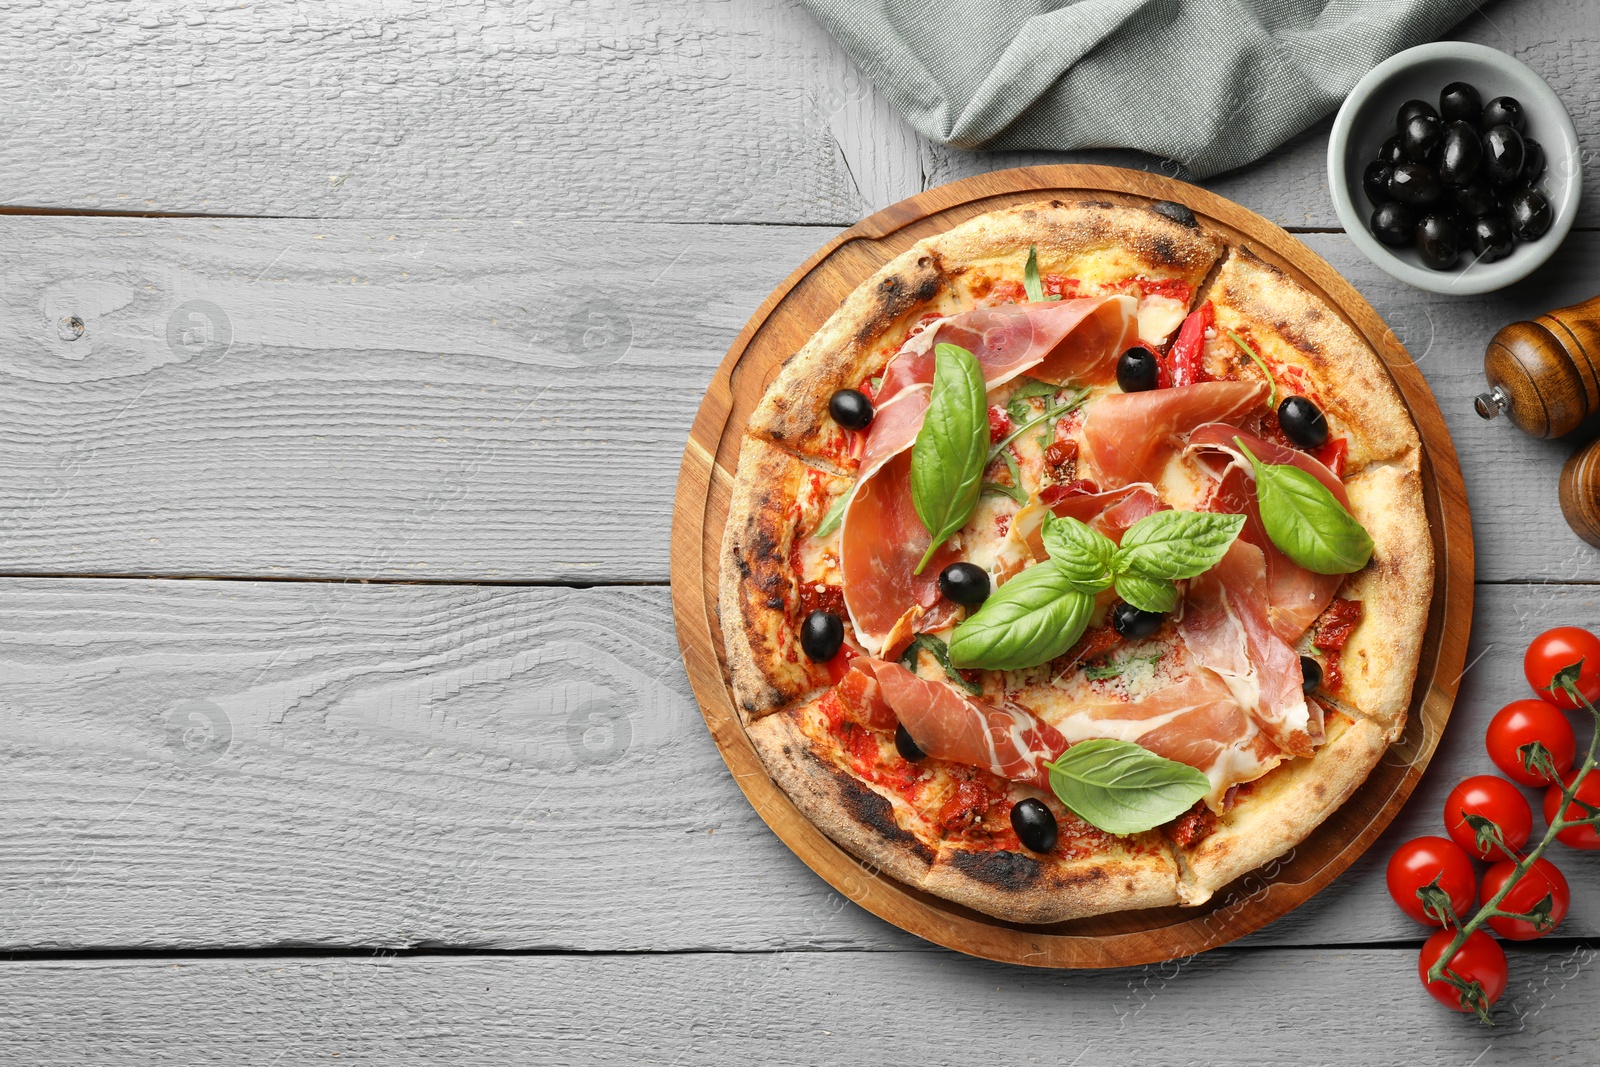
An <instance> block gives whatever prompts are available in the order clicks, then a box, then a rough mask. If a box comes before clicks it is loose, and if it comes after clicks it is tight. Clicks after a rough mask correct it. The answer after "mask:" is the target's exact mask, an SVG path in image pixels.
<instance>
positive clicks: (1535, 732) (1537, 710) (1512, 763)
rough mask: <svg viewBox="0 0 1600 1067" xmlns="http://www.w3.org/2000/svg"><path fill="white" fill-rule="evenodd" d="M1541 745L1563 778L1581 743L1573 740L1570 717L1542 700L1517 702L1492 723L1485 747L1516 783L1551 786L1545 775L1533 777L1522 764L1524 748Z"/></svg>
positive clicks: (1508, 776) (1504, 772)
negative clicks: (1530, 745) (1568, 719)
mask: <svg viewBox="0 0 1600 1067" xmlns="http://www.w3.org/2000/svg"><path fill="white" fill-rule="evenodd" d="M1534 741H1537V742H1539V743H1540V744H1542V745H1543V746H1544V747H1545V748H1547V749H1549V750H1550V758H1551V759H1552V760H1554V761H1555V765H1556V770H1557V771H1559V772H1560V773H1562V774H1565V773H1566V772H1567V768H1568V767H1571V766H1572V760H1573V757H1574V756H1576V755H1577V752H1578V742H1577V739H1576V738H1574V737H1573V736H1572V724H1571V723H1570V722H1568V721H1567V717H1566V716H1565V715H1563V714H1562V713H1561V712H1559V711H1557V710H1556V709H1555V708H1554V707H1552V706H1550V705H1549V704H1547V703H1545V702H1544V701H1542V700H1513V701H1512V702H1511V703H1509V704H1507V705H1506V706H1505V707H1503V708H1501V709H1500V710H1499V711H1497V712H1495V716H1494V718H1493V719H1491V720H1489V733H1488V735H1487V736H1486V737H1485V738H1484V747H1485V748H1487V749H1488V750H1489V758H1490V759H1492V760H1494V765H1495V766H1496V767H1499V768H1500V773H1502V774H1504V775H1505V776H1506V777H1507V778H1509V779H1511V780H1512V781H1513V782H1517V783H1520V784H1521V785H1533V786H1539V785H1544V784H1546V783H1547V782H1549V780H1550V779H1549V778H1547V777H1545V776H1544V775H1542V774H1533V773H1531V772H1530V771H1528V770H1527V768H1525V767H1524V766H1523V764H1522V746H1524V745H1528V744H1532V743H1533V742H1534Z"/></svg>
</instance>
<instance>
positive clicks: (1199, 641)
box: [1178, 540, 1322, 756]
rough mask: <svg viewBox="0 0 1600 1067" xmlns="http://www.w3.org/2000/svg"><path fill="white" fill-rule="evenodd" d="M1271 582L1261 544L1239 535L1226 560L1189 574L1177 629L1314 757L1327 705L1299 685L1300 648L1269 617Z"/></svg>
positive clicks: (1238, 694)
mask: <svg viewBox="0 0 1600 1067" xmlns="http://www.w3.org/2000/svg"><path fill="white" fill-rule="evenodd" d="M1266 585H1267V572H1266V563H1265V561H1264V559H1263V557H1262V554H1261V550H1260V549H1259V548H1257V547H1255V546H1254V545H1252V544H1249V543H1248V542H1245V541H1238V540H1236V541H1234V543H1233V544H1232V545H1231V546H1229V548H1228V551H1227V554H1226V555H1224V556H1223V557H1222V561H1221V562H1220V563H1218V564H1217V565H1216V566H1215V567H1212V568H1211V569H1210V570H1208V571H1206V572H1205V573H1204V574H1202V575H1200V576H1199V577H1198V578H1194V579H1191V580H1190V582H1189V592H1188V595H1187V597H1186V598H1185V600H1184V605H1183V618H1182V619H1180V620H1179V621H1178V634H1179V636H1180V637H1182V638H1183V643H1184V644H1185V645H1187V646H1188V648H1189V652H1190V654H1191V655H1193V656H1194V658H1195V659H1196V660H1197V661H1199V663H1200V664H1201V665H1202V666H1204V667H1206V668H1207V669H1209V670H1210V671H1213V672H1215V674H1216V675H1217V676H1218V677H1220V678H1221V679H1222V681H1223V683H1224V684H1225V685H1226V686H1227V688H1228V690H1229V691H1230V692H1231V693H1232V694H1233V698H1234V700H1235V701H1236V702H1238V704H1239V705H1240V706H1241V707H1243V708H1244V709H1245V710H1246V711H1248V712H1249V713H1250V714H1251V715H1252V716H1253V717H1254V718H1255V720H1256V722H1257V723H1258V724H1260V726H1261V729H1262V730H1263V731H1264V732H1265V733H1266V734H1267V736H1268V737H1269V738H1271V739H1272V742H1273V743H1274V744H1275V745H1277V746H1278V747H1279V748H1281V749H1283V750H1284V751H1286V752H1289V753H1292V754H1294V755H1296V756H1309V755H1311V754H1312V752H1313V750H1314V749H1315V747H1316V745H1318V744H1320V743H1321V741H1322V712H1321V709H1320V708H1318V707H1317V706H1316V705H1314V704H1308V703H1307V702H1306V698H1305V694H1304V692H1302V690H1301V682H1302V678H1301V674H1300V655H1299V653H1297V652H1295V650H1294V649H1293V648H1291V647H1290V646H1289V645H1288V643H1287V642H1285V641H1284V640H1283V638H1281V637H1279V636H1278V635H1277V633H1276V632H1274V631H1273V629H1272V625H1271V623H1270V622H1269V620H1268V618H1267V588H1266Z"/></svg>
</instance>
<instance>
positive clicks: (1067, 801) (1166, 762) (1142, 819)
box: [1045, 737, 1211, 835]
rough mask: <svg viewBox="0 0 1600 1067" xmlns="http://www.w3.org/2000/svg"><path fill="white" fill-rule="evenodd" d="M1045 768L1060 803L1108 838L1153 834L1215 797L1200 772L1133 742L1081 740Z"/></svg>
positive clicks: (1106, 739) (1207, 780) (1095, 739)
mask: <svg viewBox="0 0 1600 1067" xmlns="http://www.w3.org/2000/svg"><path fill="white" fill-rule="evenodd" d="M1045 767H1047V768H1048V769H1049V771H1050V788H1051V789H1052V790H1054V791H1055V794H1056V796H1057V797H1058V798H1060V800H1061V803H1062V804H1064V805H1066V806H1067V808H1068V810H1070V811H1071V812H1072V813H1073V814H1074V815H1076V816H1078V818H1080V819H1082V820H1083V821H1084V822H1087V823H1089V824H1091V825H1093V826H1096V827H1098V828H1100V829H1101V830H1104V831H1105V832H1106V833H1108V834H1118V835H1123V834H1137V833H1143V832H1144V831H1145V830H1151V829H1154V828H1155V827H1157V826H1160V825H1161V824H1162V823H1165V822H1170V821H1171V820H1173V819H1176V818H1177V817H1178V816H1179V815H1182V814H1183V813H1184V812H1186V811H1188V810H1189V809H1190V808H1192V807H1193V806H1194V804H1195V801H1197V800H1199V799H1200V798H1201V797H1203V796H1205V795H1206V794H1207V793H1209V792H1211V780H1210V779H1209V778H1207V777H1206V776H1205V775H1204V774H1202V773H1201V772H1200V771H1198V770H1196V769H1195V768H1193V767H1190V766H1188V765H1187V764H1184V763H1179V762H1177V761H1176V760H1170V759H1166V758H1165V757H1163V756H1158V755H1156V754H1155V753H1154V752H1151V751H1150V750H1149V749H1146V748H1142V747H1140V746H1139V745H1136V744H1134V743H1133V742H1132V741H1117V740H1113V739H1111V738H1105V737H1097V738H1092V739H1090V740H1088V741H1080V742H1078V743H1077V744H1075V745H1072V746H1070V747H1069V748H1068V749H1067V750H1066V751H1065V752H1063V753H1062V754H1061V755H1060V757H1059V758H1057V759H1056V760H1055V761H1054V762H1053V763H1046V764H1045Z"/></svg>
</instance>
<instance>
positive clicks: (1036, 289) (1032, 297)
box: [1022, 245, 1061, 304]
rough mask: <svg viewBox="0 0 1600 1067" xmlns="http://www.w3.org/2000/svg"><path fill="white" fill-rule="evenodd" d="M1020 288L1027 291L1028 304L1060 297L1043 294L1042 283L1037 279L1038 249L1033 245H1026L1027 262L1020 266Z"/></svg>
mask: <svg viewBox="0 0 1600 1067" xmlns="http://www.w3.org/2000/svg"><path fill="white" fill-rule="evenodd" d="M1022 288H1023V289H1024V290H1025V291H1026V292H1027V294H1028V303H1030V304H1037V303H1039V302H1040V301H1041V300H1060V299H1061V298H1060V297H1059V296H1045V295H1044V284H1043V283H1042V282H1041V281H1040V280H1039V249H1038V248H1037V247H1036V246H1034V245H1029V246H1028V262H1027V263H1025V264H1023V266H1022Z"/></svg>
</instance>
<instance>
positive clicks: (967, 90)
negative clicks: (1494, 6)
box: [805, 0, 1482, 178]
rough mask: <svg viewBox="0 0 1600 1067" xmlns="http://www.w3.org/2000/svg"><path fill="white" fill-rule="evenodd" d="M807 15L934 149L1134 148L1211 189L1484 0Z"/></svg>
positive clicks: (836, 2) (1006, 6)
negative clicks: (1210, 179)
mask: <svg viewBox="0 0 1600 1067" xmlns="http://www.w3.org/2000/svg"><path fill="white" fill-rule="evenodd" d="M805 2H806V4H807V6H808V7H810V8H811V10H812V12H814V13H815V14H816V16H817V17H818V18H819V19H821V20H822V23H823V25H825V26H826V27H827V28H828V30H829V32H831V33H832V34H833V36H834V37H835V38H836V39H838V41H839V42H840V43H841V44H843V45H844V48H845V51H847V52H849V53H850V57H851V58H852V59H854V60H855V62H856V65H857V66H859V67H860V68H861V69H862V71H863V72H864V73H865V74H866V75H867V77H869V78H871V79H872V81H873V83H874V84H876V85H877V87H878V88H879V90H880V91H882V92H883V93H884V94H885V95H886V96H887V97H888V98H889V100H890V102H891V103H893V104H894V106H895V107H896V108H898V109H899V110H900V112H901V114H903V115H905V117H906V119H907V120H908V121H909V122H910V123H911V125H912V126H914V127H916V128H917V130H919V131H920V132H921V133H923V134H924V135H926V136H928V137H931V138H933V139H934V140H936V141H940V142H943V143H945V144H949V145H954V146H955V147H957V148H985V149H1025V148H1044V149H1071V148H1108V147H1122V148H1137V149H1142V150H1143V151H1146V152H1150V153H1152V154H1154V155H1158V156H1163V157H1166V158H1168V159H1172V160H1175V161H1177V162H1178V163H1180V164H1182V165H1183V166H1184V168H1185V169H1186V170H1187V171H1188V173H1189V174H1190V175H1192V176H1194V177H1197V178H1203V177H1206V176H1208V175H1211V174H1216V173H1217V172H1219V171H1224V170H1228V169H1230V168H1233V167H1237V166H1241V165H1242V164H1245V163H1249V162H1251V161H1252V160H1256V159H1259V158H1260V157H1261V156H1263V155H1265V154H1266V153H1267V152H1269V151H1271V150H1272V149H1273V148H1275V147H1277V146H1278V145H1280V144H1282V143H1283V142H1284V141H1286V140H1288V139H1289V138H1290V137H1292V136H1294V135H1295V134H1296V133H1299V132H1300V131H1301V130H1303V129H1305V128H1306V127H1307V126H1309V125H1310V124H1311V123H1313V122H1315V121H1316V120H1317V119H1319V118H1321V117H1322V116H1323V115H1326V114H1327V113H1328V112H1330V111H1332V110H1333V109H1334V108H1335V107H1337V106H1338V104H1339V102H1340V101H1341V100H1343V99H1344V96H1345V94H1346V93H1348V92H1349V91H1350V88H1351V87H1352V86H1353V85H1355V83H1356V81H1357V80H1358V79H1359V78H1360V77H1361V76H1362V75H1363V74H1365V73H1366V72H1367V71H1368V70H1370V69H1371V68H1372V67H1373V66H1374V65H1375V64H1376V63H1378V61H1380V60H1382V59H1384V58H1386V57H1388V56H1390V55H1393V54H1394V53H1395V52H1398V51H1400V50H1401V49H1404V48H1409V47H1411V46H1412V45H1415V44H1419V43H1421V42H1423V41H1427V40H1431V39H1433V38H1434V37H1436V36H1438V35H1439V34H1441V33H1443V32H1444V31H1445V30H1447V29H1449V28H1450V27H1451V26H1454V25H1455V24H1456V23H1457V22H1459V21H1460V20H1461V19H1463V18H1465V17H1466V16H1467V15H1468V14H1470V13H1471V12H1473V11H1474V10H1476V9H1477V7H1478V6H1479V4H1480V3H1481V2H1482V0H982V2H973V0H961V2H956V3H952V2H949V0H805ZM1441 88H1443V86H1441Z"/></svg>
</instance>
